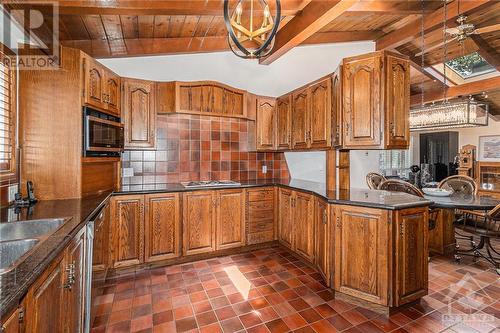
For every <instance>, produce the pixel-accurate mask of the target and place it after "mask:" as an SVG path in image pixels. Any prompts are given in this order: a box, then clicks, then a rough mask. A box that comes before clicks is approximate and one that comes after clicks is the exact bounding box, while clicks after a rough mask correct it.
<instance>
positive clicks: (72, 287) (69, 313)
mask: <svg viewBox="0 0 500 333" xmlns="http://www.w3.org/2000/svg"><path fill="white" fill-rule="evenodd" d="M82 231H85V229H82ZM86 236H87V235H86V233H85V232H80V233H79V234H78V235H77V236H76V237H75V238H74V239H73V240H72V241H71V243H70V244H69V246H68V248H67V249H66V258H65V261H66V272H67V274H68V276H67V277H66V282H65V284H64V285H63V288H64V289H65V291H66V294H65V297H64V303H63V307H64V309H63V313H64V314H65V316H66V318H67V319H66V320H65V327H66V332H83V329H84V326H85V291H86V290H85V278H86V277H85V268H86V267H85V257H86V253H85V249H86V244H85V243H86Z"/></svg>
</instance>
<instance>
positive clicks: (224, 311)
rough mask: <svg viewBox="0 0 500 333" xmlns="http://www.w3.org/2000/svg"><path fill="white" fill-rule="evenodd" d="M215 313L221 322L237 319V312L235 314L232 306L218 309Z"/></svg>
mask: <svg viewBox="0 0 500 333" xmlns="http://www.w3.org/2000/svg"><path fill="white" fill-rule="evenodd" d="M215 313H216V314H217V317H218V318H219V320H220V321H223V320H226V319H229V318H233V317H236V312H234V310H233V307H232V306H226V307H224V308H220V309H217V310H215Z"/></svg>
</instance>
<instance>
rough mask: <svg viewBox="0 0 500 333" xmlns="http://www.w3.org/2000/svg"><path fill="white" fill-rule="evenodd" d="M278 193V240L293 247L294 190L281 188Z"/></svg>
mask: <svg viewBox="0 0 500 333" xmlns="http://www.w3.org/2000/svg"><path fill="white" fill-rule="evenodd" d="M278 193H279V194H278V205H279V208H278V233H279V236H278V240H279V241H280V243H281V244H283V245H285V246H286V247H288V248H290V249H293V242H294V225H293V191H292V190H288V189H283V188H280V189H279V190H278Z"/></svg>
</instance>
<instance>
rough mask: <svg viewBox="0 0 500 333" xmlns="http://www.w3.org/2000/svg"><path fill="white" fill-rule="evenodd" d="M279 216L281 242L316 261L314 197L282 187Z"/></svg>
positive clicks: (280, 190)
mask: <svg viewBox="0 0 500 333" xmlns="http://www.w3.org/2000/svg"><path fill="white" fill-rule="evenodd" d="M278 216H279V218H278V225H279V240H280V242H281V243H282V244H283V245H285V246H287V247H288V248H290V249H291V250H293V251H295V252H297V253H299V254H300V255H302V256H303V257H304V258H306V259H307V260H309V261H310V262H314V197H313V196H312V195H310V194H306V193H302V192H298V191H292V190H288V189H282V188H280V189H279V210H278Z"/></svg>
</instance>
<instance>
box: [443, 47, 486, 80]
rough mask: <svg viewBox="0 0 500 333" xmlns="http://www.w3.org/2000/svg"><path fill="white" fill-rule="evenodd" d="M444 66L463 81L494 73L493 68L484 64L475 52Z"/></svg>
mask: <svg viewBox="0 0 500 333" xmlns="http://www.w3.org/2000/svg"><path fill="white" fill-rule="evenodd" d="M446 65H447V66H448V67H450V68H451V69H453V70H454V71H455V72H456V73H457V74H458V75H460V76H461V77H462V78H463V79H468V78H471V77H474V76H478V75H482V74H486V73H490V72H494V71H495V68H494V67H493V66H491V65H490V64H489V63H488V62H486V60H484V58H483V57H481V56H480V55H479V53H477V52H474V53H471V54H467V55H464V56H461V57H458V58H455V59H453V60H450V61H448V62H447V63H446Z"/></svg>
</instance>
